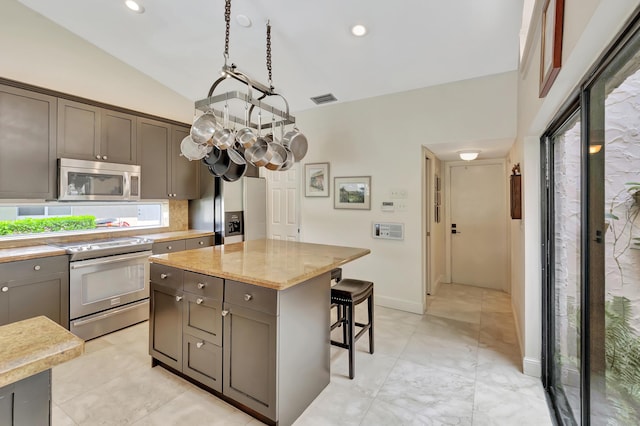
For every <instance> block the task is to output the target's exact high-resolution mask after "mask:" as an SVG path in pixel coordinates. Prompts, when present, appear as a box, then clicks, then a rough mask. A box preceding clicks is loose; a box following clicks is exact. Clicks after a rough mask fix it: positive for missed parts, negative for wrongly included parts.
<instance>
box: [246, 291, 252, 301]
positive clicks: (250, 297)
mask: <svg viewBox="0 0 640 426" xmlns="http://www.w3.org/2000/svg"><path fill="white" fill-rule="evenodd" d="M251 299H253V296H252V295H250V294H249V293H247V294H245V295H244V301H245V302H248V301H249V300H251Z"/></svg>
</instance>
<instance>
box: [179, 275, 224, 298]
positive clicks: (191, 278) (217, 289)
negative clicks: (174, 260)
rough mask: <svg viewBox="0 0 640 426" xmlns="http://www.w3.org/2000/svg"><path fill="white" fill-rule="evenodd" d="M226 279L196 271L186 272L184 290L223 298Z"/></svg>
mask: <svg viewBox="0 0 640 426" xmlns="http://www.w3.org/2000/svg"><path fill="white" fill-rule="evenodd" d="M223 290H224V281H223V280H222V279H221V278H217V277H212V276H209V275H203V274H197V273H195V272H189V271H185V272H184V291H188V292H189V293H193V294H197V295H200V296H205V297H212V298H214V299H218V300H222V293H223Z"/></svg>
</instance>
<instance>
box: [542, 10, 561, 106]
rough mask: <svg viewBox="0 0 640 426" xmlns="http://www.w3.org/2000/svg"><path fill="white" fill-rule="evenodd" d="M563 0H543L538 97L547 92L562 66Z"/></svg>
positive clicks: (543, 95)
mask: <svg viewBox="0 0 640 426" xmlns="http://www.w3.org/2000/svg"><path fill="white" fill-rule="evenodd" d="M563 22H564V0H545V3H544V6H543V8H542V27H541V28H542V31H540V33H541V37H542V38H541V40H540V92H539V93H540V95H539V96H540V97H541V98H544V97H545V96H547V93H549V89H551V86H552V85H553V82H554V81H555V79H556V77H557V76H558V73H559V72H560V67H561V66H562V28H563Z"/></svg>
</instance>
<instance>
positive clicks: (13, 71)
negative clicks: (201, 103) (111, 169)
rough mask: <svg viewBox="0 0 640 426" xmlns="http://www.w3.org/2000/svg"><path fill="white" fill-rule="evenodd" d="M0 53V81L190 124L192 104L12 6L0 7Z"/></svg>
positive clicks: (7, 2) (6, 1)
mask: <svg viewBox="0 0 640 426" xmlns="http://www.w3.org/2000/svg"><path fill="white" fill-rule="evenodd" d="M0 52H1V54H0V77H4V78H8V79H12V80H17V81H21V82H24V83H28V84H33V85H35V86H40V87H45V88H48V89H52V90H57V91H60V92H65V93H69V94H72V95H76V96H81V97H85V98H88V99H92V100H96V101H100V102H104V103H108V104H111V105H116V106H120V107H124V108H129V109H133V110H136V111H141V112H145V113H148V114H153V115H157V116H160V117H164V118H170V119H174V120H177V121H182V122H191V120H192V119H193V111H194V107H193V101H191V100H189V99H187V98H185V97H183V96H181V95H179V94H178V93H176V92H174V91H172V90H170V89H168V88H167V87H165V86H163V85H161V84H160V83H158V82H157V81H155V80H153V79H151V78H150V77H148V76H147V75H145V74H142V73H141V72H139V71H137V70H135V69H134V68H132V67H130V66H129V65H127V64H125V63H124V62H121V61H120V60H118V59H116V58H114V57H113V56H111V55H109V54H107V53H106V52H104V51H102V50H100V49H98V48H97V47H95V46H94V45H92V44H90V43H88V42H86V41H84V40H82V39H80V38H79V37H77V36H76V35H75V34H73V33H71V32H69V31H67V30H65V29H64V28H62V27H60V26H58V25H57V24H54V23H53V22H51V21H49V20H47V19H45V18H43V17H42V16H41V15H39V14H37V13H36V12H34V11H32V10H31V9H29V8H27V7H25V6H23V5H21V4H20V3H18V2H17V1H14V0H2V1H1V2H0ZM169 53H170V52H168V54H169ZM141 54H144V52H141Z"/></svg>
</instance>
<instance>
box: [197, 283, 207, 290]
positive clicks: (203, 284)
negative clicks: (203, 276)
mask: <svg viewBox="0 0 640 426" xmlns="http://www.w3.org/2000/svg"><path fill="white" fill-rule="evenodd" d="M205 287H206V284H205V283H198V288H199V289H200V290H202V289H203V288H205Z"/></svg>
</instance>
